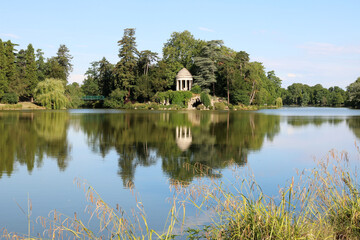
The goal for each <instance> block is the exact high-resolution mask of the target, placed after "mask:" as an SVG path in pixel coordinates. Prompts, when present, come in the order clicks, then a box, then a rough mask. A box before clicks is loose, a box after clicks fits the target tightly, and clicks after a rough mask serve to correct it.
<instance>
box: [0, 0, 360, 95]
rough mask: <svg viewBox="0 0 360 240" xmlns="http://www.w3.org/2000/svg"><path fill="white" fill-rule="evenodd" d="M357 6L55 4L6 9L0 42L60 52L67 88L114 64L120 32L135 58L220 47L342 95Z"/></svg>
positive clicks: (357, 50)
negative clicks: (185, 35) (95, 65)
mask: <svg viewBox="0 0 360 240" xmlns="http://www.w3.org/2000/svg"><path fill="white" fill-rule="evenodd" d="M359 10H360V1H358V0H353V1H352V0H344V1H335V0H327V1H322V0H317V1H315V0H313V1H306V0H305V1H304V0H303V1H280V0H277V1H275V0H274V1H240V0H238V1H235V0H223V1H214V0H206V1H203V0H192V1H189V0H182V1H172V0H168V1H157V0H152V1H149V0H133V1H122V0H117V1H116V0H107V1H106V0H104V1H95V0H86V1H85V0H77V1H76V0H72V1H68V0H62V1H56V0H53V1H49V0H48V1H25V0H16V1H5V0H1V7H0V38H1V39H2V40H5V41H6V40H11V41H13V42H15V43H18V44H19V45H20V46H19V47H18V49H20V48H26V46H27V44H29V43H32V44H33V46H34V48H41V49H42V50H43V51H44V52H45V56H46V57H51V56H54V55H55V54H56V51H57V48H58V47H59V45H60V44H65V45H66V46H68V48H69V49H70V53H71V54H72V55H73V57H74V58H73V61H72V63H73V64H74V71H73V72H72V74H71V76H70V79H69V81H70V82H73V81H77V82H81V81H82V79H83V75H84V73H85V71H86V70H87V68H88V67H89V64H90V62H92V61H97V60H100V59H101V58H102V57H103V56H105V57H106V58H107V59H108V60H109V61H110V62H112V63H116V62H117V61H118V57H117V53H118V46H117V41H118V40H119V39H121V37H122V35H123V29H125V28H130V27H131V28H136V38H137V45H138V49H139V50H146V49H148V50H151V51H155V52H158V53H160V54H161V51H162V47H163V44H164V43H165V42H166V41H167V40H168V39H169V38H170V35H171V33H172V32H174V31H177V32H179V31H183V30H189V31H190V32H191V33H192V34H193V35H194V36H195V38H199V39H203V40H214V39H220V40H224V43H225V45H226V46H228V47H230V48H232V49H234V50H236V51H240V50H244V51H246V52H248V53H249V54H250V57H251V61H260V62H263V63H264V66H265V67H266V70H268V71H269V70H275V72H276V74H277V75H278V76H279V77H280V78H281V79H282V80H283V86H284V87H287V86H288V85H291V84H292V83H294V82H301V83H305V84H309V85H314V84H317V83H320V84H322V85H323V86H324V87H330V86H334V85H337V86H340V87H342V88H345V87H346V86H347V85H349V84H350V83H352V82H354V81H355V80H356V78H357V77H360V31H359V29H360V14H359Z"/></svg>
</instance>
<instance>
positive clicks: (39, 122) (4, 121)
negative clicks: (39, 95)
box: [0, 112, 70, 177]
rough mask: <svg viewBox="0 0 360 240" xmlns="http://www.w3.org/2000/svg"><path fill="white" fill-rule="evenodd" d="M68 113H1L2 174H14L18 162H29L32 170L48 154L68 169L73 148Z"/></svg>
mask: <svg viewBox="0 0 360 240" xmlns="http://www.w3.org/2000/svg"><path fill="white" fill-rule="evenodd" d="M68 123H69V114H68V113H67V112H0V132H1V137H0V177H1V176H2V174H3V173H6V174H7V175H9V176H10V175H11V173H12V172H13V170H14V165H15V163H16V162H18V163H19V164H20V165H26V166H27V169H28V171H29V172H32V170H33V169H34V167H35V165H36V166H37V167H40V166H41V165H42V163H43V159H44V155H46V156H47V157H52V158H55V159H56V160H57V164H58V167H59V169H60V170H65V168H66V166H67V162H68V160H69V158H68V156H69V151H70V147H69V144H68V142H67V135H66V130H67V128H68Z"/></svg>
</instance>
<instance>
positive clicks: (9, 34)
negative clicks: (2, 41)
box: [0, 33, 20, 39]
mask: <svg viewBox="0 0 360 240" xmlns="http://www.w3.org/2000/svg"><path fill="white" fill-rule="evenodd" d="M0 35H1V36H4V37H9V38H15V39H19V38H20V37H19V36H18V35H16V34H13V33H1V34H0Z"/></svg>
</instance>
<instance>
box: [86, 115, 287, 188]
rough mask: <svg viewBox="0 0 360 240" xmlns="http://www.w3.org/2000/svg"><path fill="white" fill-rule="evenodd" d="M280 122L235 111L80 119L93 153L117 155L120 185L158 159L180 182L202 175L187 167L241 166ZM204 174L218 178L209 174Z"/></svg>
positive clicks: (273, 131)
mask: <svg viewBox="0 0 360 240" xmlns="http://www.w3.org/2000/svg"><path fill="white" fill-rule="evenodd" d="M279 124H280V118H279V116H271V115H262V114H256V113H235V112H234V113H230V112H196V111H191V112H161V113H149V112H129V113H124V114H103V115H95V114H87V115H83V116H82V118H81V127H82V129H83V131H84V132H85V133H86V134H87V136H88V143H89V144H90V146H91V147H92V149H93V150H94V151H95V152H99V153H101V155H102V156H106V154H107V153H108V152H109V150H110V149H112V148H113V149H115V150H116V151H117V153H118V155H119V175H120V176H121V178H122V179H123V184H124V186H127V184H128V183H129V182H133V181H134V179H133V178H134V173H135V169H136V167H137V166H150V165H152V164H155V162H156V161H157V160H161V161H162V169H163V172H164V173H165V174H166V175H167V176H168V177H169V178H170V179H172V180H178V181H185V182H190V181H192V179H193V178H194V177H199V176H202V175H203V174H204V173H201V172H199V171H195V170H194V169H189V166H194V165H195V164H202V165H203V166H208V167H210V169H221V168H224V167H226V166H228V164H229V163H236V164H237V165H240V166H241V165H244V164H246V162H247V155H248V152H249V151H256V150H259V149H260V148H261V146H262V144H263V142H264V139H265V138H267V139H269V140H272V139H273V137H274V136H275V135H276V133H278V132H279V129H280V126H279ZM184 166H187V167H184ZM206 175H208V176H213V177H218V175H216V174H214V173H213V172H212V171H211V170H209V171H208V172H207V173H206Z"/></svg>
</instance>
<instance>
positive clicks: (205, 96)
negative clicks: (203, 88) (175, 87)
mask: <svg viewBox="0 0 360 240" xmlns="http://www.w3.org/2000/svg"><path fill="white" fill-rule="evenodd" d="M200 101H201V102H202V103H203V104H204V106H205V107H207V108H208V107H210V105H211V100H210V97H209V94H207V93H206V92H202V93H201V94H200Z"/></svg>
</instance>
